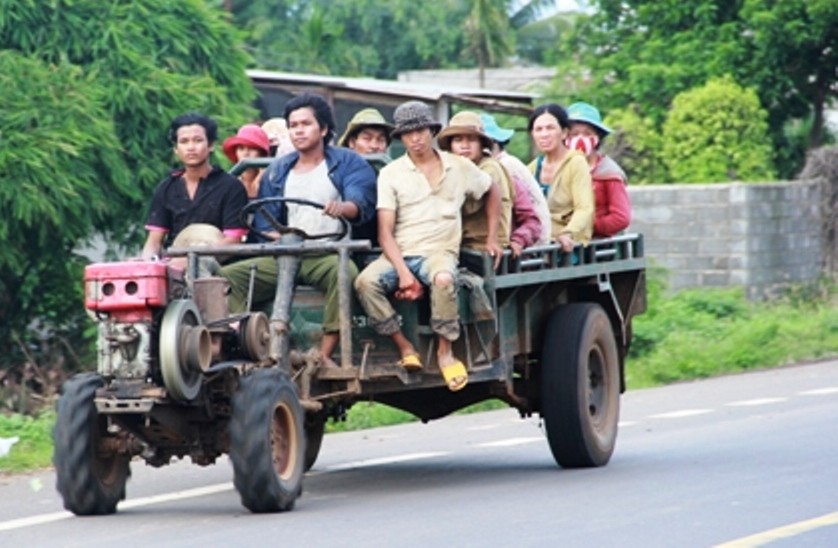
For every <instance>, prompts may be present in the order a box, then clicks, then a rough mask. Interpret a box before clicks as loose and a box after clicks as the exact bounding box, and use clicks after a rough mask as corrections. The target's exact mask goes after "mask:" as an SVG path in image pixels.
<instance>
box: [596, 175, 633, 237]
mask: <svg viewBox="0 0 838 548" xmlns="http://www.w3.org/2000/svg"><path fill="white" fill-rule="evenodd" d="M599 184H601V185H603V186H604V187H605V196H606V198H605V201H606V203H605V208H604V209H605V214H604V215H599V216H597V217H596V218H595V219H594V234H598V235H602V236H613V235H614V234H617V233H618V232H620V231H621V230H625V229H626V228H628V225H629V223H631V201H630V200H629V196H628V191H627V190H626V185H625V183H624V182H623V181H622V179H619V178H616V177H614V178H609V179H605V180H602V181H600V182H599Z"/></svg>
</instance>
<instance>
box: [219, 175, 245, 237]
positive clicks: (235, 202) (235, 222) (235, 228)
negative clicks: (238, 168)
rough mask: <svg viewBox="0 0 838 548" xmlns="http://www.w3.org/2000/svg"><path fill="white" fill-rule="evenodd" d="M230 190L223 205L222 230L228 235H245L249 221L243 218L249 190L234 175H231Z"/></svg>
mask: <svg viewBox="0 0 838 548" xmlns="http://www.w3.org/2000/svg"><path fill="white" fill-rule="evenodd" d="M228 187H229V188H228V190H227V192H226V193H225V196H224V203H223V204H222V205H221V208H222V211H221V219H222V224H223V227H222V230H223V232H224V234H225V235H226V236H238V237H241V236H245V235H246V234H247V223H246V222H245V220H244V219H242V209H244V206H246V205H247V192H246V191H245V190H244V186H242V184H241V183H239V181H238V180H236V179H235V178H234V177H232V176H231V177H230V180H229V182H228Z"/></svg>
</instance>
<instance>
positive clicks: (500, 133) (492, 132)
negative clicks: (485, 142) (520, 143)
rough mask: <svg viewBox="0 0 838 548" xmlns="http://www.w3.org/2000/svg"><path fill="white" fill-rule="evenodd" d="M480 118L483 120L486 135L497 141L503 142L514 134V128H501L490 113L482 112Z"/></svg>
mask: <svg viewBox="0 0 838 548" xmlns="http://www.w3.org/2000/svg"><path fill="white" fill-rule="evenodd" d="M480 120H481V121H482V122H483V131H485V132H486V135H488V136H489V137H491V138H492V139H493V140H495V141H497V142H498V143H505V142H507V141H508V140H510V139H512V136H513V135H515V130H514V129H503V128H502V127H500V126H499V125H498V122H497V120H495V117H494V116H492V115H491V114H486V113H485V112H484V113H483V114H481V115H480Z"/></svg>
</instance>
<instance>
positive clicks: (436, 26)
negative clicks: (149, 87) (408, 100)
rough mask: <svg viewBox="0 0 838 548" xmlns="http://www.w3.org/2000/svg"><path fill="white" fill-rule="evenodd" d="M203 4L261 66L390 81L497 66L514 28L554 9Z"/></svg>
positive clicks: (354, 1)
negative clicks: (235, 31) (226, 22)
mask: <svg viewBox="0 0 838 548" xmlns="http://www.w3.org/2000/svg"><path fill="white" fill-rule="evenodd" d="M206 2H207V5H209V6H211V7H213V8H215V9H219V10H222V9H223V10H225V11H227V13H228V15H229V17H230V20H231V21H232V22H233V23H234V24H235V25H236V26H237V27H239V28H240V29H241V30H242V32H243V33H244V35H245V36H246V43H247V46H248V48H249V50H250V52H251V53H252V55H253V58H254V59H255V62H256V65H257V66H259V67H261V68H266V69H273V70H286V71H297V72H318V73H324V74H339V75H344V76H358V75H363V76H373V77H376V78H394V77H395V76H396V75H397V74H398V72H399V71H403V70H411V69H434V68H464V67H474V66H475V65H478V66H479V65H480V64H481V62H482V64H483V66H484V67H486V66H498V65H500V64H502V63H503V62H504V61H505V60H506V58H507V56H508V55H509V54H510V53H512V52H513V51H514V50H513V49H512V48H513V45H514V43H515V39H514V34H515V33H516V32H517V29H519V28H521V27H523V26H524V25H527V24H529V23H532V22H534V21H536V20H538V19H539V18H540V17H541V16H542V15H543V14H545V13H546V9H547V8H550V7H552V6H553V5H554V4H555V0H535V1H529V2H520V1H512V0H438V1H436V2H416V1H415V0H389V1H388V2H381V1H380V0H272V1H271V2H264V1H262V0H206ZM312 30H316V31H317V32H314V33H313V32H312ZM312 38H314V40H312ZM324 46H328V47H324ZM481 60H482V61H481Z"/></svg>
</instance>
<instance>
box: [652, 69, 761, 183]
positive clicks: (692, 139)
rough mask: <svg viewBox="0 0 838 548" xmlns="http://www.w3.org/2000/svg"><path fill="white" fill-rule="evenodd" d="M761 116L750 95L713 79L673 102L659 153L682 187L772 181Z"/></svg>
mask: <svg viewBox="0 0 838 548" xmlns="http://www.w3.org/2000/svg"><path fill="white" fill-rule="evenodd" d="M766 120H767V114H766V111H765V110H764V109H763V108H762V107H761V106H760V103H759V99H758V98H757V94H756V92H755V91H754V90H752V89H745V88H742V87H740V86H739V85H738V84H736V83H735V82H734V81H732V80H731V79H729V78H721V79H714V80H710V81H709V82H707V84H706V85H704V86H703V87H700V88H695V89H691V90H689V91H686V92H683V93H681V94H679V95H677V96H676V97H675V99H674V100H673V102H672V107H671V108H670V110H669V113H668V114H667V117H666V121H665V122H664V125H663V139H664V143H663V152H664V157H665V159H666V164H667V166H668V167H669V173H670V175H671V177H672V179H673V180H674V181H676V182H682V183H715V182H725V181H769V180H772V179H773V178H774V176H775V174H774V170H773V168H772V153H771V144H770V138H769V135H768V123H767V121H766Z"/></svg>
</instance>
